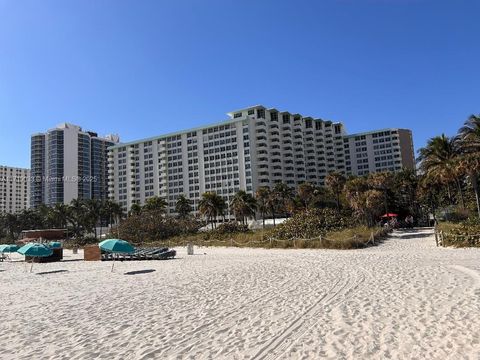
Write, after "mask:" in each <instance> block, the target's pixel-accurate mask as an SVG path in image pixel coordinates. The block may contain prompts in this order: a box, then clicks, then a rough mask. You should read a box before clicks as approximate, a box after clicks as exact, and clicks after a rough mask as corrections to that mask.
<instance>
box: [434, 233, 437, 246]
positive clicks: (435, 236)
mask: <svg viewBox="0 0 480 360" xmlns="http://www.w3.org/2000/svg"><path fill="white" fill-rule="evenodd" d="M434 233H435V244H437V247H438V233H437V229H436V228H435V230H434Z"/></svg>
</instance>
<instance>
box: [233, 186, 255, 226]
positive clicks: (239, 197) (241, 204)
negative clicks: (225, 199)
mask: <svg viewBox="0 0 480 360" xmlns="http://www.w3.org/2000/svg"><path fill="white" fill-rule="evenodd" d="M256 208H257V204H256V201H255V198H254V197H253V196H252V195H250V194H247V193H246V192H245V191H244V190H239V191H238V192H237V193H236V194H235V196H234V197H233V198H232V200H231V202H230V209H231V210H232V212H233V214H234V215H235V217H236V218H237V219H239V218H241V219H242V224H245V219H246V218H248V217H250V216H252V217H254V216H255V210H256Z"/></svg>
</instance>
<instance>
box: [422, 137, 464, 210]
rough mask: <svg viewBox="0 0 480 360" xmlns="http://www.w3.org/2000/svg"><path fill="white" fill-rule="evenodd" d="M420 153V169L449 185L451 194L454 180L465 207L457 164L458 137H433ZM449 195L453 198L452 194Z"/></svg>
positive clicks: (448, 189) (461, 202) (448, 188)
mask: <svg viewBox="0 0 480 360" xmlns="http://www.w3.org/2000/svg"><path fill="white" fill-rule="evenodd" d="M419 153H420V156H419V157H418V161H420V169H421V170H422V171H423V173H425V174H429V175H431V176H433V177H435V178H437V179H439V180H440V181H441V182H442V183H443V184H444V185H446V186H447V191H448V193H449V194H450V183H451V182H454V183H455V184H456V186H457V189H458V193H459V197H460V204H461V206H462V208H464V207H465V204H464V201H463V193H462V187H461V184H460V180H459V177H458V166H457V160H458V156H459V148H458V139H456V138H449V137H447V136H445V134H442V135H441V136H436V137H433V138H431V139H430V140H429V141H428V142H427V146H425V147H424V148H421V149H420V150H419ZM449 197H450V199H451V196H450V195H449Z"/></svg>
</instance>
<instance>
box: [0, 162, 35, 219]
mask: <svg viewBox="0 0 480 360" xmlns="http://www.w3.org/2000/svg"><path fill="white" fill-rule="evenodd" d="M29 195H30V170H28V169H20V168H15V167H9V166H1V165H0V213H10V214H13V213H16V212H19V211H22V210H25V209H28V207H29Z"/></svg>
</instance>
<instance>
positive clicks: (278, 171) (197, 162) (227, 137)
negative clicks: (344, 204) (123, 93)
mask: <svg viewBox="0 0 480 360" xmlns="http://www.w3.org/2000/svg"><path fill="white" fill-rule="evenodd" d="M228 115H229V116H230V119H229V120H227V121H224V122H221V123H217V124H213V125H207V126H202V127H200V128H195V129H190V130H185V131H179V132H176V133H172V134H166V135H161V136H156V137H153V138H148V139H143V140H139V141H134V142H130V143H124V144H117V145H114V146H112V147H110V153H109V170H108V171H109V182H108V184H109V185H108V186H109V196H110V198H111V199H113V200H115V201H117V202H118V203H120V204H121V205H122V206H123V207H124V209H126V210H128V209H130V207H131V206H132V204H134V203H138V204H144V203H145V201H146V200H147V199H148V198H150V197H153V196H160V197H163V198H165V199H166V200H167V202H168V211H169V212H170V213H174V209H175V202H176V200H177V198H178V196H179V195H181V194H184V195H185V196H187V197H188V198H190V199H191V200H192V201H193V207H194V210H195V211H196V210H197V206H198V202H199V200H200V197H201V195H202V193H204V192H206V191H215V192H217V193H218V194H220V195H221V196H223V197H224V199H225V200H226V201H227V202H228V201H229V200H230V198H231V197H232V196H233V195H234V194H235V193H236V192H237V191H238V190H240V189H242V190H245V191H247V192H248V193H254V192H255V191H256V190H257V189H258V188H259V187H261V186H273V185H274V184H275V183H278V182H284V183H286V184H288V185H289V186H291V187H296V186H298V185H299V184H301V183H303V182H311V183H313V184H317V185H323V183H324V179H325V176H326V175H327V174H328V173H329V172H332V171H339V172H342V173H344V174H357V173H358V170H357V169H358V166H353V165H352V160H351V156H352V154H353V152H354V151H356V148H355V146H356V142H355V141H354V140H353V143H352V145H351V144H350V138H351V137H352V136H353V139H355V135H350V136H347V135H346V133H345V129H344V126H343V124H342V123H339V122H332V121H325V120H322V119H317V118H312V117H306V116H302V115H300V114H293V113H289V112H287V111H278V110H277V109H273V108H271V109H267V108H265V107H264V106H261V105H257V106H253V107H249V108H246V109H242V110H238V111H233V112H230V113H228ZM361 136H363V135H361ZM400 144H401V145H403V143H400ZM350 146H352V148H350ZM360 150H362V148H360ZM360 150H359V151H360ZM408 151H410V152H411V154H409V155H408V158H409V159H410V157H412V158H413V147H409V148H408ZM350 152H352V153H350ZM367 153H368V152H367ZM401 154H403V152H401ZM362 156H363V155H362ZM346 157H348V162H349V163H348V166H347V159H346ZM400 161H403V158H401V159H400ZM404 166H409V164H407V163H404ZM373 169H375V164H374V166H373V167H372V170H373ZM362 173H365V172H364V170H363V168H362Z"/></svg>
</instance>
